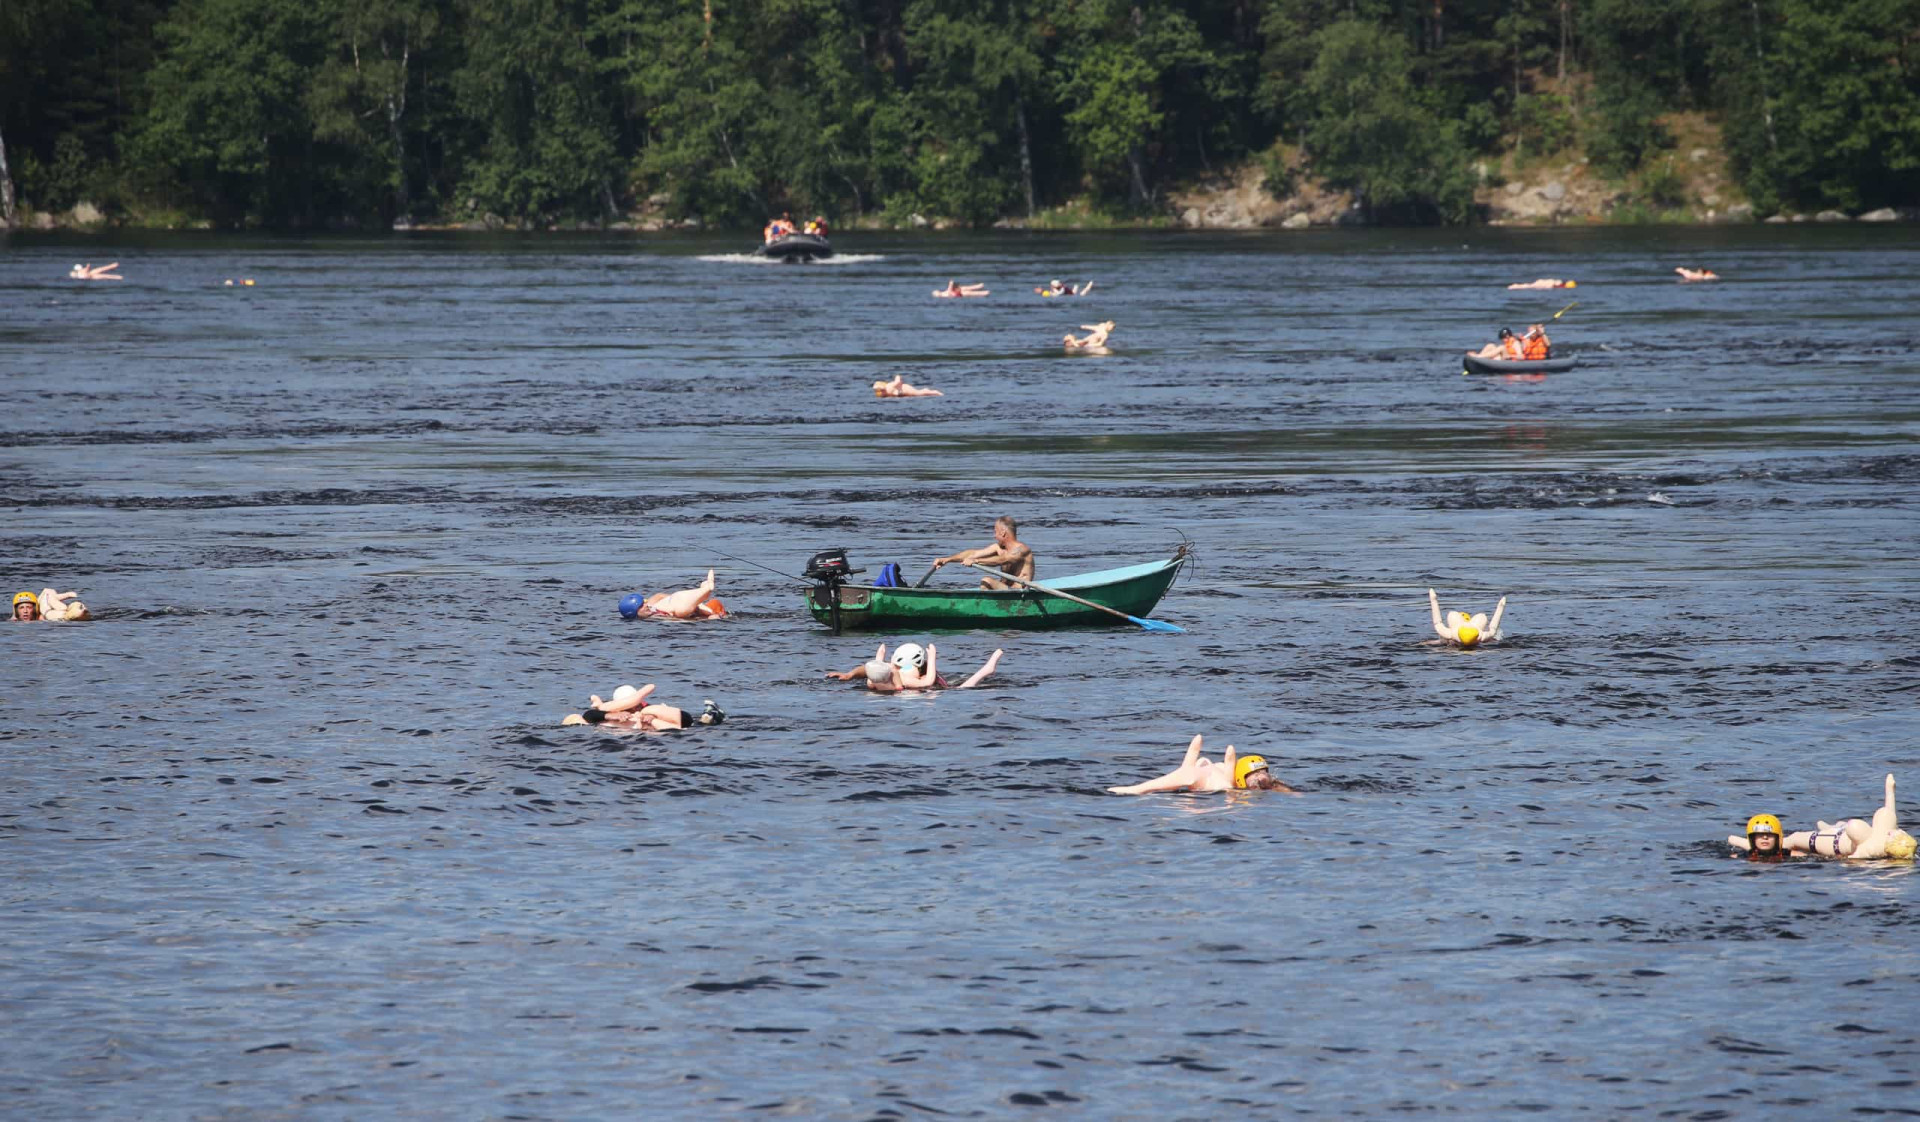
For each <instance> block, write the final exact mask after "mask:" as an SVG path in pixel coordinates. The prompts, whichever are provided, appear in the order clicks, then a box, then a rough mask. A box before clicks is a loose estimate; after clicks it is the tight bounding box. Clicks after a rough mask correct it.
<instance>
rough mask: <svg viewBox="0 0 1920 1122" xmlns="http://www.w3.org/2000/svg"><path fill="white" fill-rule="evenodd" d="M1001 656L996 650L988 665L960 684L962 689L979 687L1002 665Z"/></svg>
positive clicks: (988, 659)
mask: <svg viewBox="0 0 1920 1122" xmlns="http://www.w3.org/2000/svg"><path fill="white" fill-rule="evenodd" d="M1000 654H1001V652H1000V651H998V650H996V651H994V652H993V654H991V655H990V656H988V658H987V661H986V664H985V665H984V666H982V667H980V669H978V670H975V671H974V672H973V677H971V678H968V679H967V680H966V681H964V682H962V683H960V688H961V689H963V690H966V689H972V688H973V687H974V686H977V685H979V684H980V683H981V682H982V681H985V680H986V677H987V675H989V674H991V673H993V668H994V667H996V666H998V665H1000ZM929 665H931V663H929Z"/></svg>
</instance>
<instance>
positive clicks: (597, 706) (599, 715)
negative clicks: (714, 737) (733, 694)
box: [560, 682, 727, 732]
mask: <svg viewBox="0 0 1920 1122" xmlns="http://www.w3.org/2000/svg"><path fill="white" fill-rule="evenodd" d="M652 693H653V683H652V682H648V683H647V684H646V685H644V686H641V687H640V688H639V689H634V688H633V687H632V686H621V687H620V688H619V689H617V690H614V691H613V700H612V701H602V700H600V695H599V694H594V695H593V696H592V697H591V698H589V699H588V701H587V710H586V712H584V713H569V714H567V715H566V717H565V718H564V719H562V720H561V722H560V725H561V727H562V728H565V727H566V726H568V725H605V726H607V727H608V728H616V729H621V728H624V729H639V730H640V731H642V732H667V731H670V730H673V729H689V728H694V727H695V726H698V725H717V724H719V723H720V722H722V721H724V720H726V719H727V715H726V714H725V713H723V712H721V710H720V707H719V706H718V705H715V704H714V703H713V699H712V698H708V699H707V701H706V708H705V709H703V710H701V711H700V712H699V713H689V712H687V711H686V710H684V709H676V708H674V707H673V706H671V705H649V704H647V698H648V697H649V696H650V695H651V694H652Z"/></svg>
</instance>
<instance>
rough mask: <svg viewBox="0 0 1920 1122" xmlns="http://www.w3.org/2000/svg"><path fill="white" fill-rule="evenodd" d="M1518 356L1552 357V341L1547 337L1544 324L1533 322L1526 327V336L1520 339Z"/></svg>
mask: <svg viewBox="0 0 1920 1122" xmlns="http://www.w3.org/2000/svg"><path fill="white" fill-rule="evenodd" d="M1520 357H1521V358H1524V359H1548V358H1552V357H1553V341H1552V340H1550V339H1548V338H1547V329H1546V326H1545V325H1544V324H1538V323H1536V324H1534V325H1533V326H1531V327H1529V328H1527V334H1526V337H1525V338H1523V339H1521V340H1520Z"/></svg>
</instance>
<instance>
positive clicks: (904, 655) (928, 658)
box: [827, 643, 1002, 693]
mask: <svg viewBox="0 0 1920 1122" xmlns="http://www.w3.org/2000/svg"><path fill="white" fill-rule="evenodd" d="M1001 653H1002V652H1001V651H999V650H995V651H994V652H993V654H991V655H989V656H988V657H987V661H986V662H985V663H983V664H981V667H980V669H978V670H976V671H974V672H973V675H972V676H971V677H969V678H968V679H967V680H966V681H964V682H961V683H960V684H959V685H958V686H955V685H953V683H951V682H949V681H947V679H946V678H945V677H944V676H942V675H941V674H940V672H939V669H938V665H937V658H938V651H937V649H936V648H935V647H934V645H933V644H932V643H928V644H927V645H926V647H925V649H922V648H921V646H920V644H918V643H902V644H900V646H899V647H898V648H897V649H896V650H895V651H894V652H893V657H892V658H891V659H889V658H888V657H887V645H886V644H885V643H882V644H880V649H879V650H877V651H875V652H874V653H873V658H872V660H871V661H868V662H863V663H861V664H860V665H859V666H856V667H854V668H853V669H852V670H847V671H839V670H829V671H827V677H829V678H832V679H833V680H834V681H837V682H854V681H864V682H866V683H867V688H868V689H870V690H873V691H874V692H876V693H899V692H900V691H901V690H944V689H961V690H965V689H972V688H973V687H974V686H977V685H979V684H980V683H981V682H982V681H984V680H985V679H986V677H987V676H988V675H989V674H992V673H993V672H994V669H995V668H996V667H998V666H999V665H1000V655H1001Z"/></svg>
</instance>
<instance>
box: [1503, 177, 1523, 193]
mask: <svg viewBox="0 0 1920 1122" xmlns="http://www.w3.org/2000/svg"><path fill="white" fill-rule="evenodd" d="M1526 189H1527V185H1526V184H1524V183H1521V182H1520V181H1518V180H1515V181H1514V182H1512V183H1509V184H1507V194H1509V195H1518V194H1519V193H1520V192H1522V191H1524V190H1526Z"/></svg>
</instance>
